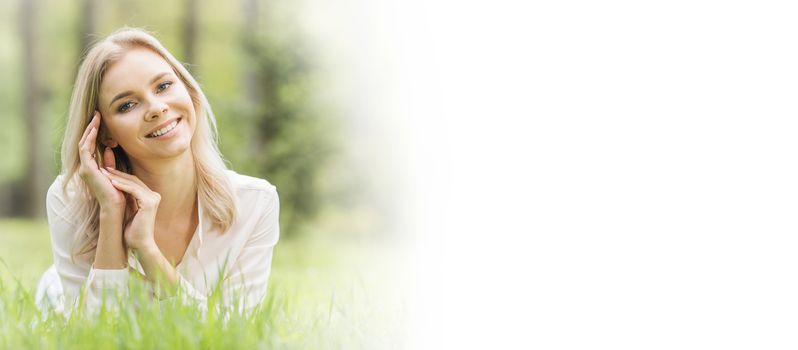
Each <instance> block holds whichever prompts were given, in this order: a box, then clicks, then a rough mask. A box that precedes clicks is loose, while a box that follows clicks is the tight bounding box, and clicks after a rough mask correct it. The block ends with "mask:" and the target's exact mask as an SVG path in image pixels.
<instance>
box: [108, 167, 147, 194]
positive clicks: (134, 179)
mask: <svg viewBox="0 0 798 350" xmlns="http://www.w3.org/2000/svg"><path fill="white" fill-rule="evenodd" d="M107 170H108V171H110V172H111V173H112V174H114V175H116V176H119V177H122V178H124V179H128V180H130V181H132V182H135V183H137V184H139V185H140V186H142V187H144V188H146V189H148V190H149V189H150V188H149V187H148V186H147V185H146V184H144V181H141V179H139V178H138V177H137V176H136V175H132V174H128V173H126V172H123V171H119V170H116V169H107Z"/></svg>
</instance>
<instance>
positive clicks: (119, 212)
mask: <svg viewBox="0 0 798 350" xmlns="http://www.w3.org/2000/svg"><path fill="white" fill-rule="evenodd" d="M124 215H125V208H124V207H118V206H115V205H103V204H102V203H100V218H102V217H103V216H104V217H109V218H115V217H119V218H124Z"/></svg>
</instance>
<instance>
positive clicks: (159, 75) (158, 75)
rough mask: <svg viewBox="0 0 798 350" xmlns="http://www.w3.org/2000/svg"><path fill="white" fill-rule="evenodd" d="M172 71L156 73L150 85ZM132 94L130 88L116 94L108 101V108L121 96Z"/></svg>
mask: <svg viewBox="0 0 798 350" xmlns="http://www.w3.org/2000/svg"><path fill="white" fill-rule="evenodd" d="M170 73H172V72H161V73H158V74H156V75H155V77H154V78H152V80H150V85H152V84H153V83H155V82H156V81H158V79H161V78H162V77H163V76H164V75H167V74H170ZM132 94H133V91H129V90H128V91H123V92H120V93H118V94H117V95H116V96H114V98H112V99H111V102H109V103H108V108H111V105H113V104H114V102H115V101H116V100H118V99H120V98H123V97H126V96H130V95H132Z"/></svg>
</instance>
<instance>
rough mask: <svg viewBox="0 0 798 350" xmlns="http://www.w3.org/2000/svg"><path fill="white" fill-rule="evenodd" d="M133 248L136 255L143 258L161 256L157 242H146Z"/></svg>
mask: <svg viewBox="0 0 798 350" xmlns="http://www.w3.org/2000/svg"><path fill="white" fill-rule="evenodd" d="M132 248H133V250H134V251H135V252H136V254H138V255H139V256H142V257H145V256H146V257H151V256H155V255H156V254H161V250H160V248H158V245H157V244H155V241H149V242H144V243H142V244H138V245H137V246H136V247H132Z"/></svg>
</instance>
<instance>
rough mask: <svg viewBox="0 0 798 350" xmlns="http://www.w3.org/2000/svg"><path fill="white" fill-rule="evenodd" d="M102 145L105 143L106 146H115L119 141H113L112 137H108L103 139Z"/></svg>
mask: <svg viewBox="0 0 798 350" xmlns="http://www.w3.org/2000/svg"><path fill="white" fill-rule="evenodd" d="M103 145H105V146H106V147H111V148H115V147H116V146H119V143H118V142H116V141H114V139H112V138H110V137H109V138H107V139H105V140H103Z"/></svg>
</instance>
